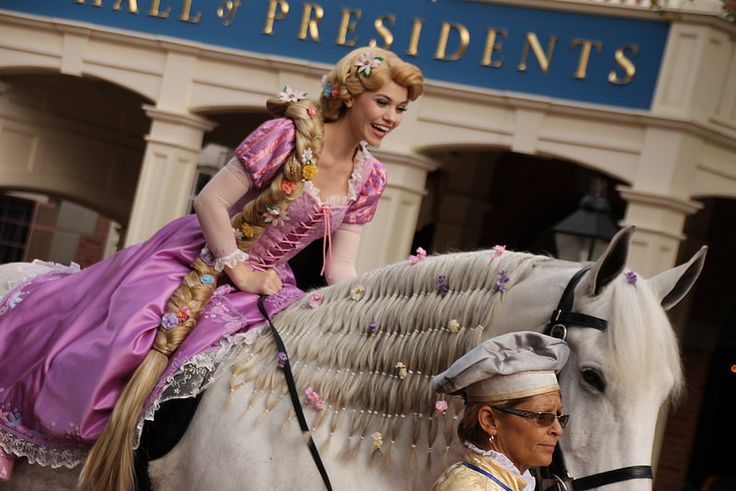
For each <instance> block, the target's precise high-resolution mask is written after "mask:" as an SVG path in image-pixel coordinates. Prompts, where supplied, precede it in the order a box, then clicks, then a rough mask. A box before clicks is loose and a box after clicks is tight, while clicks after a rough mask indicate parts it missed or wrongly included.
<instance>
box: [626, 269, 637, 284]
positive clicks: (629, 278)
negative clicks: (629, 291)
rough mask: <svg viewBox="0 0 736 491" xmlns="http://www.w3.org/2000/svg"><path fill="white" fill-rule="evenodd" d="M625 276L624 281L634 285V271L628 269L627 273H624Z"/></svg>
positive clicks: (635, 278)
mask: <svg viewBox="0 0 736 491" xmlns="http://www.w3.org/2000/svg"><path fill="white" fill-rule="evenodd" d="M625 276H626V282H627V283H628V284H629V285H636V280H637V277H636V273H634V272H633V271H629V272H628V273H626V275H625Z"/></svg>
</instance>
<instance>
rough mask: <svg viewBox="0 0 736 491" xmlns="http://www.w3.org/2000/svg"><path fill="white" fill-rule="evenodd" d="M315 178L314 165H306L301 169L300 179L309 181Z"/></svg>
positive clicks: (315, 168) (315, 167) (315, 169)
mask: <svg viewBox="0 0 736 491" xmlns="http://www.w3.org/2000/svg"><path fill="white" fill-rule="evenodd" d="M315 177H317V166H316V165H314V164H308V165H305V166H304V167H302V178H303V179H304V180H305V181H311V180H312V179H314V178H315Z"/></svg>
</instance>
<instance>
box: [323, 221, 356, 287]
mask: <svg viewBox="0 0 736 491" xmlns="http://www.w3.org/2000/svg"><path fill="white" fill-rule="evenodd" d="M362 232H363V225H354V224H348V223H343V224H342V225H340V227H339V228H338V229H337V230H335V232H334V233H333V234H332V262H331V263H330V264H329V267H328V269H327V271H328V272H329V274H328V277H327V283H329V284H330V285H334V284H335V283H339V282H341V281H345V280H350V279H353V278H355V277H356V276H357V275H358V273H357V271H356V270H355V258H356V257H357V255H358V247H359V246H360V235H361V233H362Z"/></svg>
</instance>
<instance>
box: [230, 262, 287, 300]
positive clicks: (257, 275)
mask: <svg viewBox="0 0 736 491" xmlns="http://www.w3.org/2000/svg"><path fill="white" fill-rule="evenodd" d="M225 272H226V273H227V275H228V276H229V277H230V280H232V282H233V283H234V284H235V286H236V287H237V288H238V289H239V290H241V291H244V292H249V293H257V294H259V295H273V294H274V293H278V292H280V291H281V289H282V288H283V285H282V284H281V278H280V277H279V275H278V273H276V271H273V270H271V269H269V270H268V271H263V272H261V271H248V267H247V266H245V264H244V263H238V264H237V266H235V267H234V268H225Z"/></svg>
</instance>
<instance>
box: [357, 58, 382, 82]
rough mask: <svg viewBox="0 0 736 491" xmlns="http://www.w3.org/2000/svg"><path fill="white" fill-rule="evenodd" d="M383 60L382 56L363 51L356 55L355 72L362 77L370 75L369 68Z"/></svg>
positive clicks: (371, 68) (374, 66)
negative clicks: (356, 68)
mask: <svg viewBox="0 0 736 491" xmlns="http://www.w3.org/2000/svg"><path fill="white" fill-rule="evenodd" d="M382 61H383V57H382V56H373V53H370V52H368V53H363V54H362V55H360V56H359V57H358V62H357V63H356V64H355V66H356V67H358V70H357V72H358V73H359V74H361V75H363V76H364V77H370V75H371V70H373V69H374V68H376V67H377V66H378V65H380V64H381V62H382Z"/></svg>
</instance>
